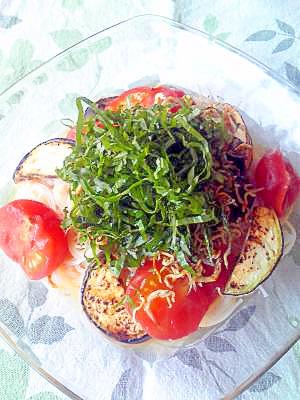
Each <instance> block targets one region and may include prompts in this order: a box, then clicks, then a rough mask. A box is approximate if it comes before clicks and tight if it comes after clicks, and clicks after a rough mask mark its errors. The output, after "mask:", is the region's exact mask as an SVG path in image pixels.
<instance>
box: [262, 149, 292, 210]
mask: <svg viewBox="0 0 300 400" xmlns="http://www.w3.org/2000/svg"><path fill="white" fill-rule="evenodd" d="M255 181H256V185H257V186H258V187H260V188H262V191H261V192H260V193H259V196H260V197H261V199H262V200H263V202H264V204H265V205H266V206H267V207H271V208H274V209H275V211H276V213H277V215H278V216H279V217H283V216H284V215H286V214H287V212H288V211H289V209H290V208H291V206H292V205H293V204H294V202H295V201H296V199H297V197H298V196H299V193H300V177H299V176H298V175H297V173H296V171H295V170H294V168H293V167H292V165H291V164H290V162H289V161H287V160H286V159H285V158H284V157H283V155H282V153H281V152H280V151H279V150H273V151H269V152H267V153H266V154H265V155H264V156H263V157H262V158H261V159H260V160H259V162H258V164H257V166H256V170H255Z"/></svg>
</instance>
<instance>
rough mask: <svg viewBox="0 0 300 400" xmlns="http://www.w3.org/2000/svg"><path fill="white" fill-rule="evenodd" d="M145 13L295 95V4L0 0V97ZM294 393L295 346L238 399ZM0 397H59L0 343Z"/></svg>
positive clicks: (297, 377) (299, 358)
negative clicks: (178, 25)
mask: <svg viewBox="0 0 300 400" xmlns="http://www.w3.org/2000/svg"><path fill="white" fill-rule="evenodd" d="M146 13H152V14H159V15H163V16H166V17H170V18H173V19H175V20H177V21H179V22H183V23H186V24H188V25H191V26H194V27H197V28H199V29H202V30H204V31H206V32H207V33H209V34H210V35H211V36H212V37H217V38H219V39H221V40H224V41H226V42H228V43H230V44H232V45H234V46H236V47H238V48H240V49H242V50H243V51H245V52H247V53H249V54H251V55H253V56H254V57H256V58H257V59H259V60H261V61H262V62H264V63H265V64H267V65H268V66H270V67H271V68H273V69H274V70H276V71H277V72H278V73H279V74H281V75H282V76H284V77H285V78H287V79H288V80H289V81H290V82H291V83H292V84H293V85H295V86H296V87H298V89H299V90H300V58H299V50H300V41H299V39H300V8H299V7H298V5H297V2H296V1H295V0H287V1H285V2H282V1H281V0H269V1H268V0H243V1H240V0H216V1H214V2H212V1H211V0H201V1H200V0H174V1H171V0H164V1H161V0H160V1H158V0H131V1H129V0H115V1H114V2H108V1H105V0H56V1H52V2H46V1H39V0H30V1H29V0H2V1H0V44H1V47H0V71H1V74H0V92H1V91H3V90H4V89H5V88H7V87H8V86H9V85H11V84H12V83H13V82H14V81H16V80H17V79H18V78H20V77H22V76H23V75H24V74H25V73H27V72H29V71H30V70H32V69H33V68H35V67H36V66H38V65H39V64H40V63H41V62H42V61H45V60H47V59H49V58H50V57H51V56H53V55H55V54H57V53H58V52H60V51H61V50H62V49H64V48H66V47H68V46H70V45H72V44H74V43H76V42H77V41H78V40H80V39H81V38H84V37H86V36H88V35H90V34H92V33H94V32H96V31H99V30H101V29H103V28H106V27H108V26H111V25H113V24H114V23H117V22H119V21H122V20H124V19H127V18H129V17H132V16H134V15H139V14H146ZM299 388H300V342H298V343H297V344H296V345H295V346H294V347H293V348H292V349H291V350H290V351H289V352H288V353H287V354H286V355H285V356H284V357H283V358H282V359H281V360H280V361H279V362H278V363H277V364H276V365H275V366H274V367H273V368H272V369H271V370H269V371H268V372H267V373H265V375H264V376H263V377H262V378H260V380H259V381H257V382H256V383H255V384H254V385H252V386H251V387H250V388H249V389H248V390H247V391H246V392H245V393H243V394H242V395H240V396H239V399H240V400H241V399H244V400H261V399H272V400H276V399H278V400H281V399H283V398H285V399H286V400H289V399H291V400H297V399H300V389H299ZM0 399H3V400H62V399H66V397H65V396H64V395H63V394H62V393H60V392H59V391H58V390H56V389H55V388H54V387H53V386H52V385H50V384H49V383H48V382H46V381H45V380H44V379H43V378H41V377H40V376H39V375H38V374H37V373H36V372H35V371H33V370H31V369H30V367H29V366H28V365H27V364H26V363H25V362H24V361H23V360H22V359H20V358H19V357H18V356H17V355H16V354H14V353H13V352H12V351H11V350H10V349H9V348H8V347H7V345H6V344H5V343H4V342H3V341H2V340H0ZM121 399H126V396H125V395H122V391H120V394H119V395H118V398H117V399H115V400H121ZM204 400H205V399H204Z"/></svg>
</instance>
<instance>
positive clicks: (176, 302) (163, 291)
mask: <svg viewBox="0 0 300 400" xmlns="http://www.w3.org/2000/svg"><path fill="white" fill-rule="evenodd" d="M168 262H169V260H168V259H167V258H164V257H161V258H160V259H154V258H152V259H146V260H145V262H144V263H143V265H142V266H140V267H139V268H138V269H137V271H136V273H135V275H134V277H133V278H132V279H131V281H130V282H129V285H128V287H127V290H126V294H127V295H128V296H129V300H130V301H128V302H127V309H128V311H129V312H130V313H131V315H132V316H134V318H136V320H137V321H138V322H140V324H141V325H142V326H143V328H144V329H145V331H146V332H147V333H148V334H149V335H150V336H152V337H154V338H156V339H164V340H165V339H178V338H181V337H184V336H186V335H188V334H190V333H192V332H194V331H195V330H197V328H198V325H199V322H200V320H201V319H202V317H203V316H204V314H205V313H206V311H207V309H208V306H209V304H210V303H211V299H210V298H209V297H208V296H206V295H205V292H203V291H201V288H200V287H199V286H198V287H191V282H190V280H189V278H188V275H189V274H188V273H187V271H185V270H183V269H181V270H180V269H178V265H176V264H175V263H173V264H170V263H169V264H168V265H166V264H167V263H168Z"/></svg>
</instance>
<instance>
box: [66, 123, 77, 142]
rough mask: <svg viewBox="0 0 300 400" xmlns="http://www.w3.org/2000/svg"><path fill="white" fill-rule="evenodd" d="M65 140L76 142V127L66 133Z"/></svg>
mask: <svg viewBox="0 0 300 400" xmlns="http://www.w3.org/2000/svg"><path fill="white" fill-rule="evenodd" d="M67 139H72V140H76V127H75V126H74V127H73V128H70V130H69V131H68V133H67Z"/></svg>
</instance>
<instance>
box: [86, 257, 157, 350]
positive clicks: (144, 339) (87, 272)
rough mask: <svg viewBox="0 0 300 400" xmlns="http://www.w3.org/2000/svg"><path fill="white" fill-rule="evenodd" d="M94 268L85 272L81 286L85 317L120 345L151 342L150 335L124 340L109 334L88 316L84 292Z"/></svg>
mask: <svg viewBox="0 0 300 400" xmlns="http://www.w3.org/2000/svg"><path fill="white" fill-rule="evenodd" d="M93 267H94V265H91V266H89V267H88V268H87V270H86V271H85V274H84V277H83V281H82V286H81V305H82V308H83V311H84V313H85V315H86V316H87V318H88V319H89V320H90V322H91V323H92V324H93V325H95V327H96V328H98V329H99V330H100V331H101V332H102V333H104V334H105V335H106V336H108V337H109V338H111V339H114V340H116V341H118V342H120V343H124V344H140V343H144V342H146V341H147V340H150V339H151V337H150V336H149V335H147V334H146V335H145V336H142V337H141V338H138V339H124V338H122V337H121V336H118V335H114V334H112V333H111V332H108V331H106V330H105V329H103V328H100V327H99V326H98V325H97V324H96V323H95V321H93V320H92V318H91V317H90V315H89V314H88V312H87V311H86V309H85V305H84V302H83V296H84V291H85V287H86V284H87V282H88V279H89V275H90V271H91V269H92V268H93Z"/></svg>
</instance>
